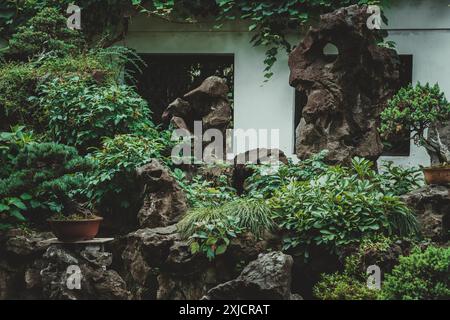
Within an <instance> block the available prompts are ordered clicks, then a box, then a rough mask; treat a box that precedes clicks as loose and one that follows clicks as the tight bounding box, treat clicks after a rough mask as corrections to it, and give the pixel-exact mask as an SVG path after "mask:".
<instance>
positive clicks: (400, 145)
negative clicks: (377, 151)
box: [294, 55, 413, 156]
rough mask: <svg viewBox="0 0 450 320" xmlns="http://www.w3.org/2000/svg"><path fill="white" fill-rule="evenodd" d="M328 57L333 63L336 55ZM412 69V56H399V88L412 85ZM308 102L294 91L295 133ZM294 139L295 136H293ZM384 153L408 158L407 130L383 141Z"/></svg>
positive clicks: (301, 94) (408, 142) (304, 96)
mask: <svg viewBox="0 0 450 320" xmlns="http://www.w3.org/2000/svg"><path fill="white" fill-rule="evenodd" d="M327 56H330V60H331V61H333V60H334V59H335V57H336V55H327ZM412 67H413V56H412V55H400V87H406V86H408V85H410V84H411V83H412ZM307 102H308V97H307V96H306V95H305V94H304V93H302V92H299V91H295V102H294V103H295V110H294V130H295V131H296V130H297V128H298V126H299V124H300V121H301V119H302V111H303V107H304V106H305V105H306V103H307ZM294 137H295V139H296V138H297V135H296V134H294ZM296 143H297V141H294V153H295V145H296ZM383 144H384V151H383V154H382V155H383V156H409V155H410V146H411V143H410V134H409V130H405V131H404V132H402V133H400V134H398V135H397V136H395V137H391V138H390V139H389V140H387V141H383Z"/></svg>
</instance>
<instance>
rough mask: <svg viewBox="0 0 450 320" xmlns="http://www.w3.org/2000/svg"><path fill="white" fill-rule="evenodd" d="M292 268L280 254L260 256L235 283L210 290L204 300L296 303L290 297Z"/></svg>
mask: <svg viewBox="0 0 450 320" xmlns="http://www.w3.org/2000/svg"><path fill="white" fill-rule="evenodd" d="M292 264H293V259H292V257H291V256H288V255H285V254H283V253H282V252H271V253H266V254H261V255H260V256H259V257H258V259H256V260H254V261H252V262H250V263H249V265H248V266H247V267H245V268H244V270H243V271H242V273H241V274H240V275H239V276H238V277H237V278H236V279H234V280H231V281H228V282H225V283H222V284H220V285H218V286H216V287H214V288H212V289H211V290H209V291H208V293H207V295H206V296H205V299H210V300H213V299H214V300H215V299H225V300H227V299H232V300H234V299H236V300H241V299H255V300H266V299H268V300H290V299H299V298H300V297H299V296H297V295H292V294H291V268H292Z"/></svg>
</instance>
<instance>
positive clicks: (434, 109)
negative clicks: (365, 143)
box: [380, 83, 450, 163]
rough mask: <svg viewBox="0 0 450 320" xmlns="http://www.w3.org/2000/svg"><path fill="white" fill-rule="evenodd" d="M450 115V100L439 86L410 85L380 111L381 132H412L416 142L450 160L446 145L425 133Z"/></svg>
mask: <svg viewBox="0 0 450 320" xmlns="http://www.w3.org/2000/svg"><path fill="white" fill-rule="evenodd" d="M449 118H450V104H449V103H448V101H447V99H446V98H445V95H444V93H443V92H442V91H441V90H440V88H439V86H438V85H437V84H435V85H434V86H430V85H429V84H428V83H427V84H426V85H425V86H422V85H421V84H420V83H418V84H417V85H416V86H415V87H413V86H411V85H410V86H408V87H406V88H402V89H400V91H399V92H398V93H397V94H396V95H395V96H394V97H392V99H390V100H389V102H388V107H387V108H385V109H384V110H383V112H382V113H381V121H382V124H381V128H380V133H381V134H382V136H385V137H389V136H390V135H395V134H397V133H399V132H401V131H402V130H405V129H406V130H408V131H410V132H412V138H413V139H414V142H415V143H416V144H417V145H419V146H423V147H425V148H426V149H427V151H428V153H429V154H430V155H431V156H432V160H434V157H436V159H437V160H438V161H439V162H440V163H447V162H450V158H449V157H450V155H449V154H448V152H447V151H446V149H447V148H443V146H442V145H441V144H440V141H439V139H434V138H432V137H431V135H428V134H426V133H427V130H428V129H430V131H432V130H433V129H434V126H435V125H436V124H438V123H445V122H448V120H449Z"/></svg>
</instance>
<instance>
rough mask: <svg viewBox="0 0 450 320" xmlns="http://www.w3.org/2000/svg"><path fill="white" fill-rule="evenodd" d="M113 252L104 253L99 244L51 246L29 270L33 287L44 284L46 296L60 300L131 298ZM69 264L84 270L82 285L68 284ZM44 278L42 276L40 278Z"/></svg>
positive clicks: (43, 289) (70, 274)
mask: <svg viewBox="0 0 450 320" xmlns="http://www.w3.org/2000/svg"><path fill="white" fill-rule="evenodd" d="M111 261H112V257H111V253H108V252H103V251H101V250H100V248H99V247H97V246H95V245H91V246H87V247H84V246H78V245H75V246H70V247H69V246H62V245H51V246H50V247H49V248H48V249H47V251H46V252H45V254H44V255H43V257H42V259H39V260H37V261H36V262H35V263H34V265H33V267H32V268H30V269H28V270H27V272H26V282H27V286H28V287H29V288H33V287H36V286H40V287H41V292H42V298H44V299H57V300H66V299H69V300H80V299H82V300H86V299H92V300H94V299H95V300H97V299H99V300H117V299H119V300H127V299H129V298H130V292H129V291H128V290H127V288H126V283H125V281H124V280H123V279H122V278H121V277H120V275H119V274H118V273H117V272H116V271H114V270H110V269H107V268H108V267H109V266H110V265H111ZM69 266H76V267H78V268H79V270H80V272H81V273H80V276H81V282H80V287H79V288H78V289H77V288H76V287H70V286H68V283H71V279H69V277H71V276H73V273H70V272H68V270H69V269H68V268H69ZM39 278H40V279H39Z"/></svg>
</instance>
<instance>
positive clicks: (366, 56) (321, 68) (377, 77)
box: [289, 5, 399, 163]
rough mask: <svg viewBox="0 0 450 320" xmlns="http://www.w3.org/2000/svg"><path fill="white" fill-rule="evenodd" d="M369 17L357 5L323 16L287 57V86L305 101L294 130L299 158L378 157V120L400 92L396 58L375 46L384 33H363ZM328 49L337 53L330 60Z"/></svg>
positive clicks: (379, 148) (365, 9) (390, 51)
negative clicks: (333, 48) (322, 153)
mask: <svg viewBox="0 0 450 320" xmlns="http://www.w3.org/2000/svg"><path fill="white" fill-rule="evenodd" d="M368 17H369V14H368V13H367V7H366V6H356V5H354V6H350V7H347V8H341V9H338V10H336V11H334V12H332V13H328V14H324V15H322V16H321V19H320V23H319V25H318V27H317V28H312V29H310V30H309V31H308V33H307V34H306V36H305V38H304V39H303V41H302V42H301V43H300V45H299V46H297V47H296V48H295V50H293V51H292V53H291V54H290V56H289V67H290V70H291V74H290V79H289V82H290V84H291V86H293V87H295V88H296V89H297V90H299V91H301V92H303V93H304V94H305V95H306V96H307V98H308V101H307V103H306V105H305V106H304V107H303V110H302V120H301V122H300V125H299V127H298V128H297V145H296V154H297V155H298V156H299V157H300V158H301V159H304V158H308V157H309V156H310V155H311V154H314V153H318V152H319V151H321V150H324V149H328V150H329V151H330V152H329V153H328V155H327V158H326V160H327V161H328V162H331V163H341V162H349V161H350V159H351V158H352V157H354V156H361V157H365V158H368V159H371V160H376V159H377V158H378V157H379V156H380V154H381V152H382V143H381V141H380V137H379V134H378V131H377V127H378V121H379V120H378V118H379V114H380V112H381V111H382V109H383V108H384V106H385V104H386V101H387V99H389V98H390V97H391V96H392V95H393V94H394V93H395V91H396V90H397V89H398V87H399V59H398V56H397V53H396V52H395V51H394V50H391V49H387V48H383V47H379V46H377V42H379V41H381V40H382V39H383V37H382V35H383V34H382V33H381V31H377V30H369V29H368V28H367V25H366V22H367V19H368ZM327 44H333V45H335V46H336V47H337V49H338V51H339V53H338V55H337V57H336V59H334V60H333V61H331V59H330V57H329V56H328V57H327V56H326V55H325V54H324V53H323V49H324V47H325V46H326V45H327Z"/></svg>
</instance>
